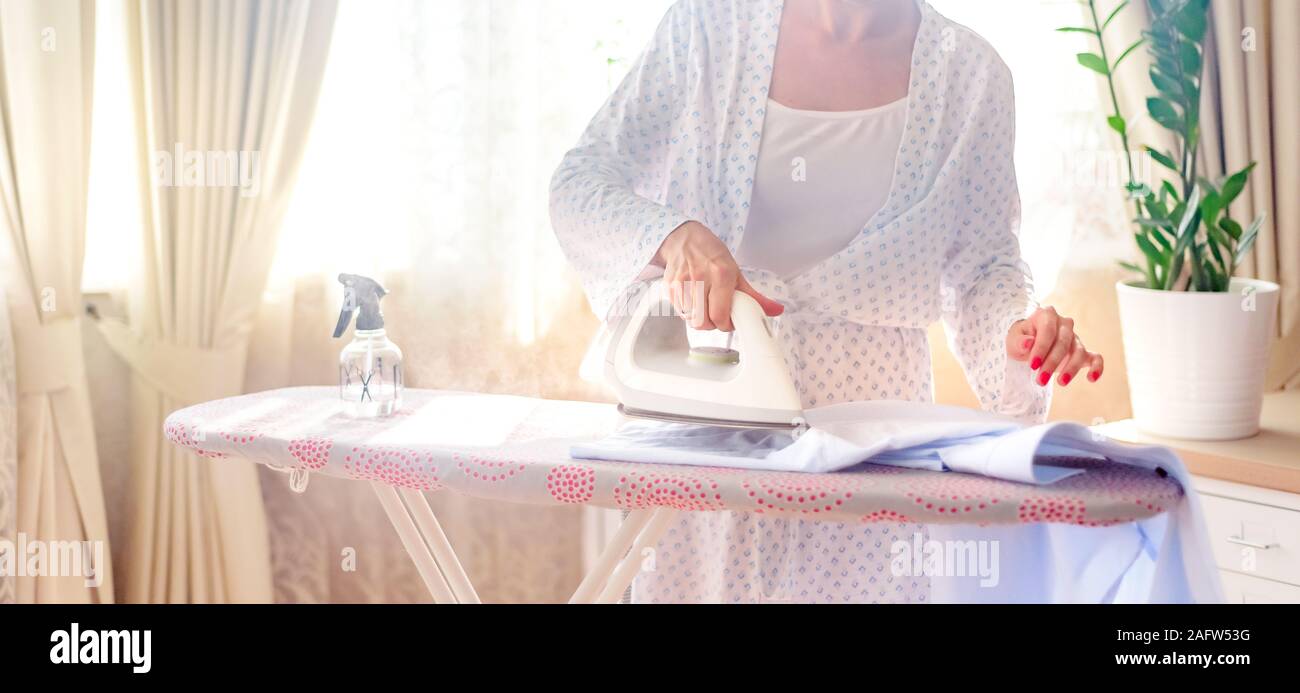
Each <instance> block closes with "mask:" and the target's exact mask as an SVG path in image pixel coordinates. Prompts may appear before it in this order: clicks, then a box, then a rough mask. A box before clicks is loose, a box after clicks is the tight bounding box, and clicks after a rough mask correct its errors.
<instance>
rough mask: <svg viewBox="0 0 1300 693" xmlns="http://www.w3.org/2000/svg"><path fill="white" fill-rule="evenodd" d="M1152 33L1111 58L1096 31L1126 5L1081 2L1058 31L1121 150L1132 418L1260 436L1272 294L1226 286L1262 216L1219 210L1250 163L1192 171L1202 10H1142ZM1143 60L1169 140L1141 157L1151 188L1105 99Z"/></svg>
mask: <svg viewBox="0 0 1300 693" xmlns="http://www.w3.org/2000/svg"><path fill="white" fill-rule="evenodd" d="M1147 4H1148V7H1149V8H1150V10H1151V28H1150V29H1149V30H1147V31H1144V32H1143V33H1142V38H1140V39H1139V40H1137V41H1135V42H1134V43H1132V44H1131V45H1129V46H1127V47H1126V48H1124V49H1123V50H1122V51H1120V52H1119V53H1118V56H1117V57H1115V58H1114V59H1112V58H1111V55H1112V52H1111V50H1110V49H1111V46H1108V45H1107V42H1106V30H1107V28H1108V27H1109V26H1110V25H1111V23H1112V22H1113V21H1114V20H1115V18H1116V17H1117V16H1118V15H1119V13H1120V12H1122V11H1123V10H1124V8H1125V7H1127V6H1128V2H1127V0H1126V1H1125V2H1121V3H1120V4H1119V5H1117V6H1116V7H1115V8H1114V9H1113V10H1111V11H1110V12H1109V13H1108V14H1107V15H1106V16H1105V17H1104V18H1103V17H1102V16H1101V15H1100V14H1099V13H1098V8H1097V0H1087V8H1086V9H1087V11H1088V18H1089V24H1088V25H1087V26H1079V27H1063V28H1061V29H1059V30H1058V31H1064V32H1080V33H1085V34H1089V35H1090V36H1091V37H1092V38H1093V39H1094V40H1095V41H1096V43H1097V45H1098V52H1097V53H1080V54H1079V55H1078V60H1079V64H1080V65H1082V66H1084V67H1086V68H1088V69H1089V70H1092V71H1093V72H1096V73H1098V74H1099V75H1101V76H1102V77H1103V78H1104V79H1105V80H1106V86H1107V87H1108V88H1109V92H1110V105H1111V109H1112V111H1113V112H1112V113H1111V114H1110V115H1108V116H1107V118H1106V122H1107V124H1108V125H1109V127H1110V128H1111V129H1112V130H1114V131H1115V133H1116V135H1117V136H1118V138H1119V141H1120V144H1121V146H1122V147H1123V149H1124V155H1125V157H1126V163H1127V166H1128V182H1127V184H1126V185H1125V186H1124V194H1125V198H1126V199H1125V205H1126V209H1129V210H1131V212H1132V215H1133V218H1132V223H1133V239H1134V242H1135V244H1136V246H1137V253H1135V255H1137V258H1138V259H1137V261H1136V262H1128V261H1125V262H1121V263H1120V264H1121V265H1122V266H1123V267H1124V268H1126V269H1127V270H1129V271H1131V272H1132V273H1133V274H1134V275H1136V278H1134V279H1131V280H1126V281H1121V282H1119V283H1118V284H1117V285H1116V290H1117V292H1118V295H1119V309H1120V327H1121V330H1122V332H1123V338H1124V357H1125V361H1126V365H1127V371H1128V379H1129V394H1130V396H1131V400H1132V404H1133V417H1134V419H1135V422H1136V423H1137V425H1138V427H1139V428H1141V429H1143V430H1145V431H1147V432H1148V433H1153V434H1156V435H1162V436H1169V437H1175V438H1189V439H1200V440H1226V439H1232V438H1243V437H1247V436H1251V435H1254V434H1255V433H1256V432H1258V431H1259V412H1260V406H1261V403H1262V398H1263V387H1264V375H1265V371H1266V370H1267V365H1268V349H1269V344H1270V343H1271V341H1272V336H1273V321H1274V316H1275V315H1276V308H1277V298H1278V286H1277V284H1274V283H1272V282H1266V281H1260V280H1256V279H1247V278H1241V277H1235V276H1233V275H1234V273H1235V272H1236V270H1237V267H1238V265H1239V264H1240V263H1241V261H1242V259H1243V258H1244V257H1245V256H1246V253H1247V252H1249V250H1250V248H1251V246H1252V245H1253V244H1254V242H1255V238H1256V236H1257V234H1258V233H1259V228H1260V224H1261V223H1262V222H1263V217H1260V218H1257V219H1255V220H1254V221H1252V222H1251V223H1250V224H1249V225H1248V226H1246V227H1244V228H1243V226H1242V224H1241V223H1240V222H1238V221H1237V220H1235V219H1233V218H1232V217H1231V216H1230V215H1229V211H1228V207H1229V205H1230V204H1231V203H1232V201H1233V200H1234V199H1236V198H1237V197H1238V196H1239V195H1240V194H1241V193H1242V191H1243V190H1244V189H1245V187H1246V185H1247V183H1248V182H1249V179H1250V172H1251V170H1252V169H1253V168H1254V166H1255V164H1254V163H1253V162H1252V163H1251V164H1250V165H1248V166H1246V167H1245V168H1243V169H1241V170H1240V171H1236V172H1233V173H1230V174H1229V175H1226V176H1223V177H1222V178H1221V179H1219V180H1215V181H1212V180H1208V179H1206V178H1205V177H1204V176H1202V175H1200V174H1199V173H1198V171H1197V149H1198V146H1199V144H1200V99H1201V77H1202V74H1203V73H1204V60H1205V54H1204V40H1205V34H1206V30H1207V25H1208V21H1209V17H1208V13H1209V0H1147ZM1142 46H1145V48H1146V50H1147V51H1148V53H1149V54H1150V56H1151V59H1152V61H1151V63H1152V64H1151V68H1150V70H1149V72H1148V75H1149V77H1150V80H1151V86H1152V88H1153V94H1152V95H1151V96H1150V97H1148V98H1147V100H1146V111H1147V114H1148V115H1149V116H1150V117H1151V119H1152V120H1153V121H1154V122H1155V123H1156V124H1158V125H1160V126H1161V127H1162V128H1164V129H1166V130H1168V131H1169V132H1170V133H1171V134H1172V135H1173V138H1174V142H1175V147H1174V150H1173V151H1164V150H1161V149H1157V148H1154V147H1149V146H1148V147H1143V149H1142V155H1145V156H1148V157H1150V158H1151V159H1152V161H1153V162H1154V164H1156V166H1152V167H1151V168H1153V169H1154V170H1157V171H1158V172H1159V174H1160V178H1161V180H1159V181H1158V182H1156V181H1152V182H1147V181H1140V180H1138V179H1137V177H1136V175H1135V168H1134V163H1133V156H1134V153H1133V151H1132V150H1131V149H1130V147H1129V127H1128V125H1129V123H1128V121H1127V120H1126V119H1125V118H1124V116H1123V114H1122V113H1121V110H1120V106H1119V99H1118V98H1117V97H1116V93H1115V72H1116V69H1117V68H1118V67H1119V66H1120V65H1121V64H1122V63H1123V62H1124V61H1125V59H1127V58H1128V57H1129V56H1130V55H1132V54H1133V53H1134V51H1136V50H1137V49H1138V48H1139V47H1142Z"/></svg>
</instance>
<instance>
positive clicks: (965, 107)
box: [551, 0, 1050, 602]
mask: <svg viewBox="0 0 1300 693" xmlns="http://www.w3.org/2000/svg"><path fill="white" fill-rule="evenodd" d="M919 4H920V8H921V14H922V18H921V25H920V28H919V30H918V34H917V37H916V44H915V46H914V48H913V53H912V61H911V79H910V83H909V90H908V97H907V115H906V124H905V126H904V132H903V136H902V141H901V144H900V147H899V151H898V154H897V158H896V160H895V162H894V174H893V182H892V184H891V187H890V190H889V194H888V198H887V200H886V202H885V204H884V206H883V207H882V208H881V209H880V210H879V211H878V212H876V213H875V214H874V215H873V216H872V217H871V218H870V219H864V220H863V227H862V231H861V232H860V233H859V234H858V235H857V236H856V237H855V238H854V240H853V241H851V242H850V243H849V244H848V245H847V246H845V247H844V248H843V249H842V250H840V251H839V252H838V253H836V254H835V255H833V256H831V257H829V258H827V259H825V260H824V261H822V262H821V263H820V264H818V265H816V266H815V267H813V268H811V269H809V270H807V271H805V272H803V273H802V274H800V275H798V276H797V277H794V278H792V279H788V280H787V281H781V280H779V279H777V278H776V277H774V276H772V275H770V274H769V273H766V272H762V271H757V270H752V269H748V268H742V269H744V271H745V274H746V276H747V277H748V278H749V279H750V281H751V282H752V283H753V284H754V285H755V286H756V287H757V288H758V289H759V290H760V291H763V292H764V293H766V294H767V295H769V296H771V297H772V298H774V299H776V300H779V301H781V302H782V303H784V304H785V305H786V312H785V314H784V315H783V316H782V317H781V318H780V319H779V323H780V326H779V335H780V339H781V342H782V344H783V346H784V348H785V353H786V361H787V363H788V365H789V367H790V371H791V374H792V375H793V377H794V379H795V383H796V385H797V387H798V389H799V392H800V394H801V397H802V399H803V405H804V407H805V408H811V407H815V406H820V405H825V404H833V403H836V402H843V401H852V400H867V399H899V400H916V401H930V400H931V399H932V397H933V384H932V380H931V368H930V351H929V346H928V342H927V338H926V329H927V326H929V325H930V324H931V323H933V322H934V321H935V320H939V319H942V320H943V321H944V323H945V325H946V327H947V329H948V334H949V338H950V342H951V345H952V348H953V351H954V353H955V354H956V355H957V357H958V359H959V360H960V362H961V364H962V366H963V368H964V369H965V372H966V375H967V378H968V380H969V382H970V384H971V386H972V388H973V389H974V390H975V392H976V394H977V395H978V397H979V400H980V403H981V405H982V406H983V407H984V408H985V409H988V410H992V411H997V412H999V413H1003V414H1008V415H1012V416H1015V417H1017V418H1020V419H1023V420H1026V421H1041V420H1042V419H1044V418H1045V417H1046V413H1047V408H1048V403H1049V398H1050V388H1044V387H1039V386H1037V385H1036V384H1035V383H1033V380H1032V378H1031V373H1030V371H1029V369H1028V367H1027V366H1026V365H1025V364H1023V363H1020V362H1015V361H1011V360H1010V359H1008V358H1007V356H1006V347H1005V339H1006V334H1007V331H1008V330H1009V328H1010V326H1011V324H1012V323H1013V322H1015V321H1016V320H1019V319H1021V318H1024V317H1025V316H1026V315H1028V314H1029V312H1031V311H1032V309H1033V305H1032V303H1031V299H1030V296H1029V277H1028V271H1027V269H1026V267H1025V266H1024V263H1023V262H1022V261H1021V259H1020V253H1019V245H1018V242H1017V238H1016V233H1017V228H1018V225H1019V216H1020V202H1019V196H1018V193H1017V189H1016V177H1015V170H1014V166H1013V161H1012V154H1013V150H1014V128H1015V122H1014V98H1013V95H1012V84H1011V75H1010V73H1009V71H1008V70H1007V67H1006V65H1005V64H1004V63H1003V62H1002V61H1001V59H1000V58H999V57H998V56H997V54H996V53H995V52H994V50H993V49H992V47H990V46H989V45H988V44H987V43H986V42H985V41H984V40H983V39H981V38H980V37H979V36H977V35H976V34H974V33H973V32H972V31H970V30H969V29H967V28H965V27H963V26H961V25H958V24H955V23H953V22H951V21H949V20H948V19H946V18H945V17H943V16H942V15H940V14H938V13H937V12H936V11H935V10H934V9H933V8H932V7H930V6H929V5H928V4H926V3H925V2H923V1H920V3H919ZM781 11H782V3H781V2H780V0H753V1H747V0H680V1H679V2H678V3H677V4H675V5H674V6H673V7H672V8H671V9H670V10H669V11H668V14H667V16H666V17H665V18H664V19H663V21H662V23H661V24H660V26H659V28H658V30H657V32H656V33H655V36H654V38H653V39H652V41H651V42H650V45H649V46H648V47H647V48H646V49H645V52H644V53H643V54H642V55H641V57H640V59H639V60H638V61H637V62H636V64H635V65H634V66H633V67H632V70H631V72H630V73H629V74H628V76H627V77H626V78H625V79H624V80H623V82H622V83H621V84H620V85H619V87H618V88H617V89H616V90H615V91H614V93H613V95H611V96H610V98H609V101H608V102H607V103H606V104H605V105H604V107H602V108H601V110H600V111H599V112H598V113H597V114H596V116H595V118H594V119H593V120H592V121H591V123H590V124H589V125H588V127H587V129H586V131H585V132H584V133H583V134H582V136H581V138H580V140H579V141H578V143H577V145H576V146H575V147H574V148H573V149H572V150H570V151H569V152H568V153H567V154H566V155H565V157H564V159H563V161H562V162H561V163H560V166H559V168H558V170H557V171H556V172H555V175H554V178H553V180H552V183H551V217H552V223H553V225H554V228H555V233H556V235H557V237H558V239H559V241H560V244H561V246H562V247H563V249H564V252H565V253H566V255H567V257H568V259H569V260H570V262H571V263H572V265H573V267H574V268H575V269H576V270H577V272H578V273H579V275H580V277H581V278H582V282H583V286H584V289H585V290H586V293H587V296H588V299H589V300H590V302H591V306H592V309H593V310H594V311H595V312H596V314H597V315H601V316H608V315H610V314H611V310H612V309H615V308H619V307H622V302H623V299H624V297H625V296H626V293H627V291H628V288H629V286H631V285H633V284H634V283H635V282H636V281H637V280H638V279H641V278H644V277H645V276H646V268H647V266H648V264H649V262H650V260H651V258H652V257H653V256H654V254H655V252H656V251H657V249H658V247H659V245H660V243H662V241H663V239H664V237H665V236H667V235H668V234H669V233H670V232H671V231H672V230H673V229H675V228H677V226H679V225H680V224H682V223H683V222H686V221H689V220H695V221H698V222H700V223H702V224H704V225H705V226H707V227H708V228H710V229H712V230H713V232H714V233H716V234H717V235H718V237H719V238H720V239H722V241H723V242H724V243H725V244H726V245H727V247H728V248H729V249H731V251H732V252H733V254H734V253H735V251H736V248H737V247H738V245H739V244H740V239H741V236H742V235H743V234H744V231H745V223H746V218H747V215H748V211H749V200H750V193H751V190H752V188H753V183H754V170H755V166H756V164H757V161H758V149H759V144H760V141H761V139H762V131H763V118H764V115H765V110H764V107H765V104H766V101H767V94H768V86H769V83H770V81H771V76H772V65H773V58H774V54H775V49H776V42H777V33H778V29H779V26H780V19H781ZM796 242H798V240H797V238H791V243H796ZM911 519H914V520H919V521H922V522H923V520H924V513H923V512H922V513H918V517H914V518H911ZM917 533H921V534H922V535H924V534H925V533H926V528H925V525H924V524H923V523H922V524H914V523H910V522H908V523H869V524H856V525H846V524H839V523H822V522H814V521H811V520H805V519H800V518H797V517H781V516H774V515H754V514H747V513H732V512H716V513H688V514H685V515H684V516H683V519H682V520H681V521H680V523H679V524H678V525H677V526H676V527H674V528H673V529H671V530H670V531H669V532H668V534H667V535H666V536H665V537H664V539H663V540H662V541H661V542H660V544H659V546H658V549H657V551H656V554H655V557H654V559H655V560H654V561H653V569H652V570H648V571H645V572H643V573H642V574H641V575H640V576H639V577H638V578H637V582H636V585H635V588H634V594H635V597H636V599H637V600H640V601H673V602H677V601H707V602H718V601H723V602H758V601H794V602H900V601H925V600H926V599H927V597H928V595H929V585H928V583H927V581H926V579H925V578H924V577H906V576H896V575H894V574H893V571H891V569H890V561H889V554H890V546H891V544H893V543H894V542H895V541H900V540H901V541H908V542H911V541H913V539H914V537H915V535H916V534H917Z"/></svg>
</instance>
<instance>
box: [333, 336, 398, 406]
mask: <svg viewBox="0 0 1300 693" xmlns="http://www.w3.org/2000/svg"><path fill="white" fill-rule="evenodd" d="M339 397H341V398H342V399H343V401H344V402H346V403H347V412H348V414H349V415H350V416H353V417H355V418H371V417H376V416H388V415H389V414H392V413H393V412H395V411H397V410H398V409H399V408H401V406H402V350H401V349H398V348H397V345H396V344H394V343H392V342H391V341H389V340H388V335H387V333H386V332H385V331H384V330H382V329H379V330H357V331H356V332H355V333H354V335H353V338H352V342H351V343H350V344H348V345H347V346H346V347H344V348H343V351H341V352H339Z"/></svg>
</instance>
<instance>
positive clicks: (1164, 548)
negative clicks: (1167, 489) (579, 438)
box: [571, 401, 1223, 603]
mask: <svg viewBox="0 0 1300 693" xmlns="http://www.w3.org/2000/svg"><path fill="white" fill-rule="evenodd" d="M804 416H805V419H806V420H807V421H808V424H809V426H810V429H809V430H808V431H807V432H806V433H804V434H803V435H801V436H799V437H798V438H797V439H796V438H793V437H792V436H791V435H790V434H789V433H786V432H782V431H774V430H763V429H749V430H737V429H728V428H722V427H711V426H696V425H686V424H668V423H661V422H647V421H632V422H629V423H627V424H625V425H624V426H623V427H622V428H620V429H619V431H618V432H616V433H615V434H613V435H611V436H609V437H607V438H604V439H602V440H597V441H591V442H585V443H581V444H576V445H574V446H573V448H572V450H571V454H572V455H573V456H574V457H577V458H582V459H600V460H614V461H630V462H646V463H659V464H693V465H706V466H723V467H736V468H742V469H763V470H774V471H797V472H834V471H837V470H842V469H847V468H849V467H852V466H855V465H858V464H862V463H864V462H871V463H872V464H883V465H891V466H901V467H908V468H923V469H932V470H936V471H955V472H964V473H967V474H978V475H981V476H987V477H993V478H997V479H1005V480H1008V481H1015V482H1020V483H1029V484H1039V485H1046V484H1051V483H1055V482H1057V481H1060V480H1061V479H1064V478H1066V477H1069V476H1073V475H1075V474H1086V473H1087V472H1086V471H1085V470H1084V469H1080V468H1077V467H1076V468H1066V467H1059V466H1052V465H1050V464H1046V463H1045V462H1044V461H1043V460H1044V459H1049V458H1051V457H1058V456H1059V457H1074V458H1091V459H1109V460H1112V461H1115V462H1119V463H1123V464H1131V465H1136V466H1140V467H1143V468H1145V469H1149V470H1152V471H1156V470H1157V469H1161V470H1164V471H1165V472H1166V473H1168V474H1169V475H1170V476H1172V477H1173V478H1174V479H1176V480H1178V482H1179V483H1180V484H1182V487H1183V492H1184V495H1183V499H1182V501H1181V502H1180V503H1179V504H1178V506H1177V507H1175V508H1172V509H1170V510H1169V511H1168V512H1167V513H1163V514H1161V515H1157V516H1155V517H1150V518H1147V519H1144V520H1139V521H1136V522H1130V523H1126V524H1119V525H1114V526H1107V527H1080V526H1074V525H1061V524H1051V525H1047V526H1043V525H1035V524H1027V525H1018V526H1007V527H1001V526H998V527H978V526H969V525H933V526H931V527H930V530H929V540H932V541H934V540H945V541H950V542H966V541H972V542H985V543H987V542H991V541H994V540H996V541H997V543H998V545H999V546H998V550H999V553H1000V556H999V562H1000V566H999V573H1000V576H1004V577H1006V578H1007V579H1006V580H1003V579H1001V577H1000V578H999V580H998V581H997V582H996V583H995V584H990V583H989V582H988V581H981V580H978V579H974V577H973V576H971V577H960V576H931V585H930V587H931V593H930V599H931V601H944V602H984V603H1005V602H1088V603H1101V602H1142V603H1171V602H1172V603H1218V602H1222V601H1223V593H1222V587H1221V585H1220V580H1219V575H1218V570H1217V569H1216V567H1215V565H1214V554H1213V552H1212V551H1211V549H1210V543H1209V534H1208V532H1207V530H1206V526H1205V520H1204V517H1203V515H1202V513H1201V503H1200V499H1199V498H1198V497H1197V494H1196V489H1195V488H1194V486H1193V485H1192V478H1191V475H1190V474H1189V473H1188V472H1187V469H1186V467H1185V466H1184V465H1183V463H1182V461H1181V460H1180V459H1178V456H1177V455H1175V454H1174V453H1173V452H1172V451H1170V450H1169V449H1168V448H1164V447H1156V446H1134V445H1125V444H1121V443H1115V442H1112V441H1110V440H1107V439H1105V438H1104V437H1101V436H1097V435H1095V434H1094V433H1093V431H1091V430H1090V429H1088V428H1086V427H1084V426H1081V425H1079V424H1075V423H1069V422H1055V423H1048V424H1040V425H1037V426H1026V425H1024V424H1021V423H1019V422H1016V421H1013V420H1010V419H1007V418H1006V417H1001V416H997V415H994V414H989V413H985V412H979V411H975V410H972V409H964V408H960V407H947V406H939V405H934V404H925V403H920V402H894V401H874V402H850V403H845V404H837V405H832V406H829V407H821V408H818V409H812V410H809V411H806V412H804ZM691 514H693V513H691ZM824 524H833V523H824ZM953 545H956V544H953ZM972 545H974V544H972Z"/></svg>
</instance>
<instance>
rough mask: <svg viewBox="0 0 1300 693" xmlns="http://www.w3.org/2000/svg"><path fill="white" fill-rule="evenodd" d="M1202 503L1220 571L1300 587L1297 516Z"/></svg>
mask: <svg viewBox="0 0 1300 693" xmlns="http://www.w3.org/2000/svg"><path fill="white" fill-rule="evenodd" d="M1201 503H1202V505H1203V507H1204V508H1205V522H1206V525H1207V527H1208V529H1209V532H1210V544H1211V546H1212V547H1213V550H1214V562H1215V564H1216V565H1218V566H1219V568H1221V569H1223V570H1231V571H1233V572H1236V573H1243V574H1246V575H1253V576H1257V577H1261V578H1265V579H1268V580H1275V581H1278V582H1284V583H1289V584H1291V585H1297V586H1300V512H1296V511H1295V510H1287V509H1284V508H1277V507H1274V506H1271V505H1262V504H1260V503H1253V502H1248V501H1244V500H1238V499H1235V498H1224V497H1220V496H1212V495H1208V494H1204V495H1202V496H1201Z"/></svg>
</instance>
